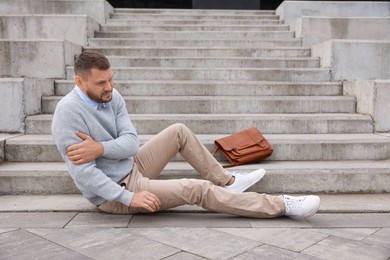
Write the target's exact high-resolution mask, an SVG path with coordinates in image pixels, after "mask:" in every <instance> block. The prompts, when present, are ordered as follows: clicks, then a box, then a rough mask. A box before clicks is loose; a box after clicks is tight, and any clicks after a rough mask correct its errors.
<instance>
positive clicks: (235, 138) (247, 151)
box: [212, 127, 273, 168]
mask: <svg viewBox="0 0 390 260" xmlns="http://www.w3.org/2000/svg"><path fill="white" fill-rule="evenodd" d="M214 143H215V146H216V148H215V150H214V152H213V153H212V154H213V156H214V157H215V156H216V154H217V153H218V151H219V150H221V152H222V154H223V155H225V157H226V158H227V159H228V160H229V162H230V164H228V165H224V166H223V167H224V168H227V167H232V166H237V165H241V164H245V163H251V162H255V161H259V160H261V159H264V158H266V157H268V156H270V155H271V154H272V152H273V148H272V145H271V144H269V143H268V141H267V140H266V139H265V138H264V136H263V135H262V134H261V132H260V131H259V130H258V129H257V128H256V127H251V128H248V129H245V130H243V131H241V132H238V133H235V134H232V135H229V136H226V137H223V138H221V139H218V140H215V142H214Z"/></svg>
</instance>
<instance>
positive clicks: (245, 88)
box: [55, 80, 343, 96]
mask: <svg viewBox="0 0 390 260" xmlns="http://www.w3.org/2000/svg"><path fill="white" fill-rule="evenodd" d="M74 87H75V83H74V80H56V81H55V95H57V96H64V95H66V94H67V93H69V92H70V91H71V90H72V89H73V88H74ZM114 87H115V88H116V89H117V90H118V91H119V92H120V93H121V94H122V95H124V96H166V95H174V96H219V95H225V96H236V95H237V92H238V90H239V93H240V95H242V96H244V95H247V96H338V95H342V94H343V86H342V84H341V83H340V82H276V81H269V82H263V81H234V82H233V81H225V80H220V81H211V80H203V81H188V80H182V81H180V80H172V81H169V80H154V81H152V80H150V81H136V80H127V81H122V80H115V82H114Z"/></svg>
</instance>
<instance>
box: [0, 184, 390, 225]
mask: <svg viewBox="0 0 390 260" xmlns="http://www.w3.org/2000/svg"><path fill="white" fill-rule="evenodd" d="M284 193H286V192H285V191H281V192H278V194H284ZM308 193H311V192H308ZM295 194H299V192H295ZM306 194H307V193H306ZM318 195H319V196H320V198H321V206H320V208H319V210H318V213H347V214H351V213H390V204H389V203H387V201H389V199H390V194H389V193H376V194H373V193H349V194H348V193H347V194H340V193H339V194H334V193H332V194H324V193H319V194H318ZM0 205H1V208H0V212H6V213H8V212H23V213H24V212H41V213H43V212H49V213H52V212H82V213H85V212H90V213H94V212H98V209H97V208H96V206H94V205H93V204H91V203H90V202H88V200H86V199H85V198H84V197H83V196H82V195H81V194H44V193H43V194H28V193H27V194H26V193H21V194H19V195H2V196H0ZM165 212H166V213H198V214H201V213H205V214H208V213H210V212H211V211H208V210H205V209H203V208H201V207H198V206H189V205H185V206H179V207H175V208H172V209H169V210H166V211H165ZM53 214H56V213H53ZM97 214H99V213H97ZM168 216H169V215H168ZM183 216H185V215H183ZM373 221H375V220H373ZM373 223H374V222H373ZM293 225H294V224H293Z"/></svg>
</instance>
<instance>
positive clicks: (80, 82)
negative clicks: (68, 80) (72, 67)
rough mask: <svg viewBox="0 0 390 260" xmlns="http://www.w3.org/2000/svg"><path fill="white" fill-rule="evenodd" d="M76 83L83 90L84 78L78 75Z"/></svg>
mask: <svg viewBox="0 0 390 260" xmlns="http://www.w3.org/2000/svg"><path fill="white" fill-rule="evenodd" d="M74 81H75V83H76V85H77V86H78V87H79V88H81V89H83V78H82V77H81V76H80V75H76V76H75V77H74Z"/></svg>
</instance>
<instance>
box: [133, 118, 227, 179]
mask: <svg viewBox="0 0 390 260" xmlns="http://www.w3.org/2000/svg"><path fill="white" fill-rule="evenodd" d="M177 153H180V154H181V155H182V157H183V158H184V159H185V160H186V161H187V162H188V163H189V164H191V165H192V167H194V169H195V170H196V171H197V172H198V173H199V174H200V175H201V176H202V177H203V178H204V179H206V180H209V181H211V182H212V183H214V184H215V185H218V186H223V185H225V184H226V183H227V182H228V181H229V180H230V178H231V177H232V175H231V174H230V173H228V172H226V171H225V170H224V168H223V167H222V166H221V164H220V163H219V162H218V161H217V160H216V159H215V158H214V157H213V156H212V155H211V153H210V152H209V151H208V150H207V149H206V147H205V146H204V145H203V144H202V143H201V142H200V140H199V139H198V138H197V137H196V136H195V134H194V133H193V132H192V131H191V130H190V129H189V128H188V127H186V126H185V125H184V124H180V123H177V124H173V125H171V126H170V127H168V128H166V129H164V130H163V131H162V132H160V133H159V134H157V135H156V136H154V137H153V138H152V139H151V140H149V141H148V142H147V143H146V144H144V145H143V146H142V147H141V148H140V150H139V152H138V154H137V156H136V157H135V163H136V164H137V166H138V169H139V171H140V172H141V173H142V174H143V175H144V176H145V177H148V178H150V179H156V178H157V177H158V176H159V175H160V173H161V171H162V170H163V169H164V167H165V166H166V165H167V163H168V162H169V161H170V160H171V159H172V158H173V157H174V156H175V155H176V154H177Z"/></svg>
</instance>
